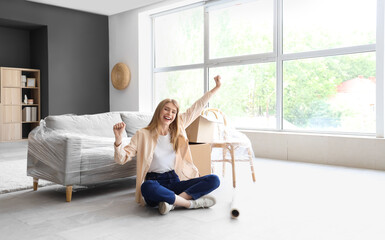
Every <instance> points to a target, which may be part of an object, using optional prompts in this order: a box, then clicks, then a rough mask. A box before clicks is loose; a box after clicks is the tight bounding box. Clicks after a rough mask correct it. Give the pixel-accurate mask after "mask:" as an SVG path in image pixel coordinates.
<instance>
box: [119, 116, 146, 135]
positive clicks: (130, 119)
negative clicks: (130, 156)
mask: <svg viewBox="0 0 385 240" xmlns="http://www.w3.org/2000/svg"><path fill="white" fill-rule="evenodd" d="M152 115H153V113H149V112H121V113H120V116H121V117H122V120H123V122H124V123H126V132H127V136H128V137H132V136H134V134H135V133H136V131H138V130H139V129H141V128H145V127H147V126H148V124H149V123H150V121H151V119H152Z"/></svg>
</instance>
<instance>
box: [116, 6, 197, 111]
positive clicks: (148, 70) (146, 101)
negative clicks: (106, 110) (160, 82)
mask: <svg viewBox="0 0 385 240" xmlns="http://www.w3.org/2000/svg"><path fill="white" fill-rule="evenodd" d="M197 1H199V0H182V1H181V0H169V1H163V2H161V3H159V4H154V5H151V6H147V7H143V8H139V9H134V10H131V11H127V12H123V13H119V14H116V15H112V16H110V17H109V37H110V42H109V44H110V73H111V70H112V68H113V67H114V65H115V64H116V63H118V62H123V63H125V64H127V65H128V67H129V68H130V71H131V82H130V84H129V85H128V87H127V88H126V89H124V90H117V89H115V88H114V87H113V86H112V84H111V76H110V79H109V82H110V111H123V110H125V111H151V109H152V95H153V94H152V89H151V79H152V65H151V61H152V57H151V29H150V27H151V20H150V18H149V16H150V15H151V14H154V13H157V12H161V11H165V10H167V9H170V8H176V7H179V6H184V5H187V4H191V3H194V2H197Z"/></svg>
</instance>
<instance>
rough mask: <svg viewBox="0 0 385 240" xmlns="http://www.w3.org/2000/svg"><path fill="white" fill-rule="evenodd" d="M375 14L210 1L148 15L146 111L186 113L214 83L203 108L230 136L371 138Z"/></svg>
mask: <svg viewBox="0 0 385 240" xmlns="http://www.w3.org/2000/svg"><path fill="white" fill-rule="evenodd" d="M378 1H380V0H378ZM376 6H377V0H356V1H350V0H337V1H336V0H235V1H228V0H223V1H218V0H217V1H204V2H198V3H196V4H192V5H189V6H185V7H182V8H180V9H171V10H169V11H166V12H162V13H158V14H155V15H153V16H152V17H153V56H154V65H153V76H154V77H153V86H154V88H153V89H154V98H153V99H154V104H153V105H154V107H155V106H156V105H157V104H158V102H159V101H161V100H162V99H164V98H169V97H171V98H175V99H177V100H178V101H179V102H180V105H181V108H182V110H183V109H186V108H187V107H188V106H189V105H190V104H191V103H192V102H194V101H195V100H196V99H198V98H199V97H200V96H201V95H202V94H203V93H204V92H205V91H208V90H209V89H211V88H212V87H213V85H214V81H213V77H214V76H215V75H217V74H219V75H221V76H222V79H223V87H222V88H221V90H220V91H219V92H218V94H216V95H215V97H214V98H213V99H212V100H211V101H210V107H214V108H219V109H221V110H222V111H223V112H224V113H225V114H226V115H227V118H228V119H230V121H231V122H232V123H233V125H235V126H236V127H238V128H243V129H269V130H288V131H307V132H309V131H311V132H340V133H361V134H362V133H363V134H374V133H376V126H377V127H378V125H376V121H378V116H382V115H383V113H381V115H379V114H378V113H377V111H376V105H377V101H378V98H376V93H377V91H378V90H377V89H376V87H377V86H378V84H377V83H376V62H377V61H378V59H377V58H378V54H376V44H377V43H376V29H377V26H376V15H377V9H376ZM382 41H383V39H382ZM381 85H382V84H381ZM382 94H383V92H382ZM380 120H381V121H383V119H380Z"/></svg>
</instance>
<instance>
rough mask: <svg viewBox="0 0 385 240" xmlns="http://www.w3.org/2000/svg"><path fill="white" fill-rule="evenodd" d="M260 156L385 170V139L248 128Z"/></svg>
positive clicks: (248, 133) (254, 148)
mask: <svg viewBox="0 0 385 240" xmlns="http://www.w3.org/2000/svg"><path fill="white" fill-rule="evenodd" d="M245 134H246V135H247V136H248V137H249V139H250V140H251V142H252V146H253V150H254V152H255V155H256V157H261V158H273V159H281V160H289V161H301V162H309V163H321V164H330V165H338V166H347V167H357V168H368V169H377V170H385V139H383V138H374V137H355V136H332V135H316V134H300V133H285V132H258V131H247V132H245Z"/></svg>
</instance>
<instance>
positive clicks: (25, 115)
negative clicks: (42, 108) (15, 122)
mask: <svg viewBox="0 0 385 240" xmlns="http://www.w3.org/2000/svg"><path fill="white" fill-rule="evenodd" d="M22 117H23V118H22V119H23V122H30V121H31V108H30V107H25V108H23V116H22Z"/></svg>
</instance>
